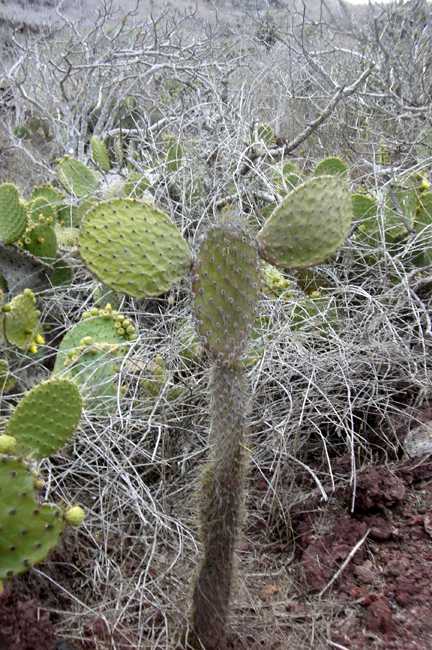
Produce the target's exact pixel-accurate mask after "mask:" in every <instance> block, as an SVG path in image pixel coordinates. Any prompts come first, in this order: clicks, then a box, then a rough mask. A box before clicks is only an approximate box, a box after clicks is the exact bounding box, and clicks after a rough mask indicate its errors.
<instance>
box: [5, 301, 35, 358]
mask: <svg viewBox="0 0 432 650" xmlns="http://www.w3.org/2000/svg"><path fill="white" fill-rule="evenodd" d="M3 312H4V317H3V335H4V338H5V339H6V341H7V342H8V343H10V345H16V346H17V347H18V348H22V349H23V350H24V349H25V348H27V347H28V346H29V345H30V344H31V343H32V341H34V340H35V339H36V337H37V335H38V334H39V329H38V320H39V316H40V311H39V310H37V309H36V298H35V295H34V293H32V292H31V291H30V289H25V291H24V293H21V294H19V295H18V296H16V297H15V298H13V300H11V302H10V303H8V304H7V305H5V306H4V307H3Z"/></svg>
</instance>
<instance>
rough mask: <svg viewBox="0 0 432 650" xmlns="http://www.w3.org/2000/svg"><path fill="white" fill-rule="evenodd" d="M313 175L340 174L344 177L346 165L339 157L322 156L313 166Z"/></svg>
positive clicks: (345, 175) (346, 173)
mask: <svg viewBox="0 0 432 650" xmlns="http://www.w3.org/2000/svg"><path fill="white" fill-rule="evenodd" d="M312 175H313V176H340V177H341V178H346V177H347V175H348V167H347V166H346V165H345V163H344V162H342V160H341V159H340V158H324V160H321V162H319V163H318V165H317V166H316V167H315V169H314V172H313V174H312Z"/></svg>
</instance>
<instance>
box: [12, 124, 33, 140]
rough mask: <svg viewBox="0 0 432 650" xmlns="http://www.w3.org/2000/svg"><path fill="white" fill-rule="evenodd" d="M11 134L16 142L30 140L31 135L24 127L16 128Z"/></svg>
mask: <svg viewBox="0 0 432 650" xmlns="http://www.w3.org/2000/svg"><path fill="white" fill-rule="evenodd" d="M13 132H14V136H16V137H17V138H18V140H31V133H30V131H29V130H28V129H26V127H25V126H22V125H21V126H16V127H15V128H14V130H13Z"/></svg>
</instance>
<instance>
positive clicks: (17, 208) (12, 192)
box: [0, 183, 27, 244]
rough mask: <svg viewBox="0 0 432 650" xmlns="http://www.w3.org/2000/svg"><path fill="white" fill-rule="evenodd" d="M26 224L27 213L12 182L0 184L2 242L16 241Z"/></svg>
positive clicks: (0, 231) (0, 232)
mask: <svg viewBox="0 0 432 650" xmlns="http://www.w3.org/2000/svg"><path fill="white" fill-rule="evenodd" d="M26 226H27V214H26V210H25V207H24V205H23V204H22V203H21V201H20V198H19V195H18V190H17V188H16V187H15V185H12V183H3V185H0V240H1V241H2V242H3V243H4V244H12V243H13V242H15V241H17V240H18V239H19V238H20V237H21V235H22V234H23V232H24V230H25V229H26Z"/></svg>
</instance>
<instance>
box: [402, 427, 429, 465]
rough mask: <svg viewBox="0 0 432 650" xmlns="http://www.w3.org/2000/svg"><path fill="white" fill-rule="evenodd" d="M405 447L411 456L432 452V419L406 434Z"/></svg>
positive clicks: (407, 453)
mask: <svg viewBox="0 0 432 650" xmlns="http://www.w3.org/2000/svg"><path fill="white" fill-rule="evenodd" d="M403 448H404V451H405V453H406V455H407V456H409V457H410V458H415V457H417V456H424V454H432V420H427V421H426V422H424V423H423V424H422V425H421V426H419V427H416V428H415V429H411V431H409V432H408V433H407V435H406V436H405V440H404V441H403Z"/></svg>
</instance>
